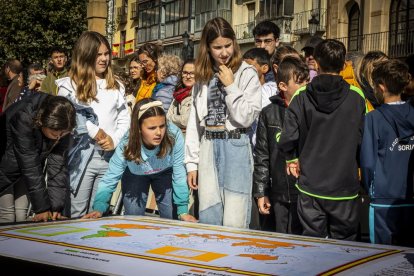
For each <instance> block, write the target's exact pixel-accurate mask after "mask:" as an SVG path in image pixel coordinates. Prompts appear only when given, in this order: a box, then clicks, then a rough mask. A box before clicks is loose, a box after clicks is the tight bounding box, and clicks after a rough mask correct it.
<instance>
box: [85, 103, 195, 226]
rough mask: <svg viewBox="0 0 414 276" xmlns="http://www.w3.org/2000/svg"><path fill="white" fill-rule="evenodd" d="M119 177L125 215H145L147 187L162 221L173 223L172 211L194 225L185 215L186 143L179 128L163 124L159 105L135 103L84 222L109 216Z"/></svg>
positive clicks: (193, 220)
mask: <svg viewBox="0 0 414 276" xmlns="http://www.w3.org/2000/svg"><path fill="white" fill-rule="evenodd" d="M121 177H122V194H123V196H124V198H123V203H124V207H125V215H144V214H145V206H146V203H147V197H148V190H149V186H150V185H151V188H152V190H153V191H154V193H155V199H156V201H157V206H158V210H159V212H160V217H162V218H169V219H172V218H173V217H175V216H174V214H173V213H174V212H173V210H174V209H175V207H176V209H177V215H178V218H179V219H181V220H184V221H192V222H196V221H197V220H196V219H195V218H194V217H193V216H191V215H189V214H188V197H189V193H188V186H187V181H186V171H185V167H184V138H183V135H182V133H181V130H180V129H179V128H178V127H176V126H175V125H174V124H171V123H168V122H167V120H166V114H165V111H164V109H163V107H162V103H161V102H159V101H153V100H151V99H143V100H140V101H138V102H137V103H136V104H135V106H134V109H133V111H132V119H131V128H130V131H129V133H127V134H126V135H125V136H124V137H123V139H122V140H121V142H120V143H119V145H118V146H117V148H116V150H115V154H114V155H113V156H112V158H111V160H110V162H109V169H108V171H107V172H106V174H105V176H104V177H103V178H102V179H101V181H100V182H99V184H98V191H97V193H96V196H95V201H94V203H93V210H94V211H93V212H91V213H89V214H87V215H85V216H84V218H98V217H101V216H102V215H103V214H104V213H105V212H106V211H107V209H108V207H109V202H110V199H111V196H112V194H113V192H114V191H115V189H116V186H117V184H118V181H119V180H120V179H121ZM173 202H174V205H175V206H174V205H173Z"/></svg>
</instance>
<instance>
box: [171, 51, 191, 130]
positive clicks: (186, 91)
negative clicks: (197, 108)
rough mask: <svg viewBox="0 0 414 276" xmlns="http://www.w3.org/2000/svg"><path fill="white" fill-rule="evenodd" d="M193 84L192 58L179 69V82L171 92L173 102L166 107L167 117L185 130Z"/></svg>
mask: <svg viewBox="0 0 414 276" xmlns="http://www.w3.org/2000/svg"><path fill="white" fill-rule="evenodd" d="M194 84H195V67H194V59H189V60H187V61H185V62H184V64H183V67H182V70H181V84H180V86H178V88H177V90H176V91H175V92H174V94H173V98H174V99H173V102H172V103H171V106H170V108H169V109H168V113H167V119H168V120H170V121H171V122H172V123H174V124H175V125H176V126H178V127H179V128H180V129H181V131H182V132H183V133H185V132H186V128H187V123H188V118H189V116H190V108H191V100H192V98H193V97H192V96H191V89H192V88H193V85H194Z"/></svg>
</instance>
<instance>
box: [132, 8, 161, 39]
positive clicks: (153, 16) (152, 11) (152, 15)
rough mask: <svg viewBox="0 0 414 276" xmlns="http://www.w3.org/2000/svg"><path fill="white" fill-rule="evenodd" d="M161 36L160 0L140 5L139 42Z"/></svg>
mask: <svg viewBox="0 0 414 276" xmlns="http://www.w3.org/2000/svg"><path fill="white" fill-rule="evenodd" d="M159 38H160V0H153V1H147V2H143V3H140V4H139V5H138V31H137V39H136V41H137V43H138V42H139V43H140V42H144V41H152V40H157V39H159Z"/></svg>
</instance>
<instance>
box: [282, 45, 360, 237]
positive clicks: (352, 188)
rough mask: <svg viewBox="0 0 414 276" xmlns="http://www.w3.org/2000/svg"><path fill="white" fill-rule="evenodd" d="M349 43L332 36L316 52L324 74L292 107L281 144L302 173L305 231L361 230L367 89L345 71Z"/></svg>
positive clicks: (293, 169) (348, 233)
mask: <svg viewBox="0 0 414 276" xmlns="http://www.w3.org/2000/svg"><path fill="white" fill-rule="evenodd" d="M345 53H346V50H345V46H344V44H343V43H341V42H339V41H337V40H333V39H327V40H324V41H323V42H321V43H319V44H318V45H317V46H316V48H315V50H314V57H315V60H316V62H317V65H318V68H319V75H318V76H316V77H315V78H314V79H313V80H312V82H310V83H309V84H308V85H307V86H306V87H303V88H302V89H299V90H298V91H297V92H296V93H295V95H294V96H293V99H292V101H291V102H290V105H289V107H288V109H287V112H286V115H285V120H284V125H283V131H282V134H281V137H280V141H279V150H280V151H282V152H284V153H285V154H286V159H287V160H288V161H287V173H288V174H292V175H293V176H295V177H297V178H298V182H297V184H296V187H297V188H298V190H299V192H300V193H299V197H298V215H299V219H300V221H301V224H302V226H303V229H304V231H303V234H304V235H307V236H315V237H324V238H325V237H329V238H334V239H347V240H354V239H355V238H356V235H357V230H358V191H359V180H358V165H357V149H358V146H359V145H360V142H361V138H362V129H363V119H364V114H365V112H366V107H365V99H364V94H363V93H362V91H361V90H359V89H358V88H356V87H354V86H350V85H349V84H348V83H347V82H345V81H344V80H343V78H342V77H341V76H339V72H340V71H341V70H342V68H343V66H344V63H345Z"/></svg>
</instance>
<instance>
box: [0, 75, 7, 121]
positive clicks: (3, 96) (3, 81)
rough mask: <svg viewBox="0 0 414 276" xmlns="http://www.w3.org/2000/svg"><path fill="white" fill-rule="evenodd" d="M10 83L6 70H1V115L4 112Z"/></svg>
mask: <svg viewBox="0 0 414 276" xmlns="http://www.w3.org/2000/svg"><path fill="white" fill-rule="evenodd" d="M7 86H8V81H7V77H6V73H5V72H4V70H0V114H1V113H2V110H3V103H4V100H5V99H6V93H7Z"/></svg>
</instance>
